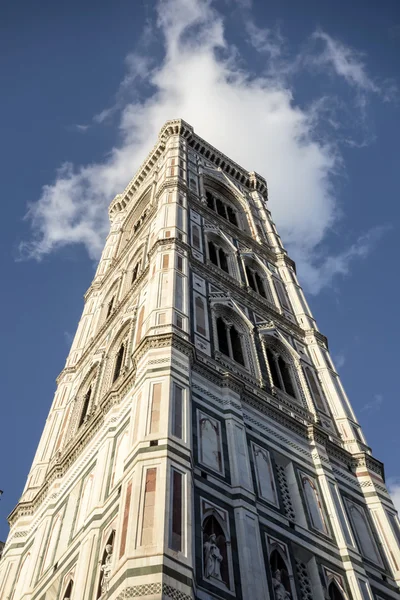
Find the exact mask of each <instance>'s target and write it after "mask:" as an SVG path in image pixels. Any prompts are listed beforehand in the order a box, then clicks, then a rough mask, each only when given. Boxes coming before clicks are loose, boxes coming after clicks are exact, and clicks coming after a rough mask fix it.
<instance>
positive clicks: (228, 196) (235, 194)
mask: <svg viewBox="0 0 400 600" xmlns="http://www.w3.org/2000/svg"><path fill="white" fill-rule="evenodd" d="M222 178H224V180H223V179H222ZM203 182H204V188H205V191H206V202H207V206H208V208H210V209H211V210H213V211H214V212H216V213H217V214H219V215H220V216H221V217H222V218H223V219H225V220H227V221H229V222H230V223H232V225H235V226H236V227H238V228H239V229H242V230H243V231H245V232H246V233H250V232H251V227H250V224H249V217H248V208H247V204H246V201H245V199H244V198H243V196H242V195H241V194H240V192H239V191H238V190H237V189H236V188H233V186H232V185H231V183H230V181H229V179H227V178H225V176H224V175H221V174H219V173H218V174H217V175H216V176H213V175H212V174H211V173H210V172H205V173H204V175H203Z"/></svg>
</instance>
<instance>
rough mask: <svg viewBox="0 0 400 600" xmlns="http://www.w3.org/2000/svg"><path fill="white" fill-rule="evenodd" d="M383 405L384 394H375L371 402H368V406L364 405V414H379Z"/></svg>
mask: <svg viewBox="0 0 400 600" xmlns="http://www.w3.org/2000/svg"><path fill="white" fill-rule="evenodd" d="M382 404H383V395H382V394H375V395H374V397H373V399H372V400H371V401H370V402H367V403H366V404H364V406H363V407H362V408H361V411H362V412H366V413H373V412H377V411H378V410H379V409H380V408H381V407H382Z"/></svg>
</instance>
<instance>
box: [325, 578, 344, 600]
mask: <svg viewBox="0 0 400 600" xmlns="http://www.w3.org/2000/svg"><path fill="white" fill-rule="evenodd" d="M328 595H329V600H343V595H342V592H341V591H340V590H339V588H338V586H337V585H336V583H335V582H334V581H332V583H331V584H330V585H329V588H328Z"/></svg>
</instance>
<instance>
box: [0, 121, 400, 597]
mask: <svg viewBox="0 0 400 600" xmlns="http://www.w3.org/2000/svg"><path fill="white" fill-rule="evenodd" d="M109 216H110V222H111V227H110V233H109V235H108V238H107V240H106V243H105V247H104V250H103V253H102V257H101V260H100V262H99V265H98V268H97V272H96V275H95V277H94V280H93V282H92V284H91V286H90V288H89V289H88V291H87V292H86V294H85V303H84V309H83V314H82V318H81V320H80V322H79V325H78V328H77V332H76V335H75V339H74V341H73V344H72V347H71V350H70V353H69V356H68V358H67V361H66V365H65V368H64V369H63V371H62V372H61V374H60V375H59V377H58V379H57V391H56V393H55V397H54V401H53V404H52V406H51V409H50V413H49V416H48V419H47V421H46V424H45V427H44V431H43V435H42V438H41V441H40V444H39V447H38V449H37V452H36V456H35V458H34V461H33V464H32V467H31V470H30V473H29V476H28V479H27V482H26V486H25V489H24V491H23V494H22V497H21V499H20V501H19V503H18V505H17V506H16V508H15V509H14V511H13V512H12V513H11V515H10V517H9V522H10V534H9V537H8V540H7V542H6V545H5V548H4V551H3V556H2V559H1V561H0V598H1V599H2V600H22V599H24V600H68V599H69V600H78V599H79V600H99V599H109V600H117V599H118V600H122V599H125V598H145V599H146V600H156V599H157V600H158V599H160V598H165V599H171V600H192V599H194V598H198V599H200V600H211V599H214V598H220V599H224V600H229V599H233V598H238V599H240V600H242V599H243V600H268V599H271V600H289V599H292V600H323V599H331V600H389V599H392V598H393V599H394V598H398V593H399V584H400V546H399V543H400V528H399V522H398V517H397V513H396V511H395V509H394V507H393V504H392V501H391V499H390V496H389V495H388V492H387V489H386V487H385V480H384V470H383V465H382V464H381V463H380V462H379V461H378V460H377V459H376V458H374V457H373V455H372V453H371V450H370V448H369V447H368V445H367V443H366V440H365V438H364V435H363V432H362V430H361V428H360V426H359V424H358V422H357V419H356V417H355V415H354V412H353V410H352V408H351V404H350V403H349V401H348V399H347V396H346V394H345V391H344V389H343V386H342V384H341V382H340V379H339V376H338V374H337V372H336V370H335V367H334V365H333V363H332V360H331V358H330V355H329V350H328V344H327V340H326V338H325V336H324V335H323V334H322V333H321V332H320V331H319V330H318V328H317V325H316V323H315V321H314V318H313V316H312V314H311V312H310V310H309V307H308V305H307V301H306V299H305V297H304V294H303V291H302V289H301V287H300V285H299V282H298V279H297V275H296V269H295V264H294V262H293V261H292V260H291V259H290V257H289V256H288V254H287V252H286V250H285V249H284V246H283V244H282V242H281V239H280V237H279V234H278V232H277V230H276V227H275V225H274V222H273V220H272V217H271V213H270V210H269V206H268V193H267V184H266V181H265V180H264V179H263V178H262V177H261V176H260V175H258V174H257V173H254V172H248V171H245V170H244V169H243V168H242V167H240V166H239V165H237V164H235V163H234V162H233V161H232V160H230V159H229V158H228V157H227V156H224V155H223V154H222V153H221V152H219V151H218V150H217V149H215V148H214V147H212V146H211V145H210V144H209V143H208V142H206V141H204V140H203V139H201V138H200V137H199V136H197V135H196V134H195V132H194V130H193V128H192V127H191V126H190V125H188V124H187V123H185V122H184V121H182V120H175V121H168V122H167V123H166V124H165V125H164V126H163V127H162V129H161V131H160V134H159V137H158V141H157V144H156V145H155V146H154V148H153V149H152V151H151V153H150V154H149V155H148V157H147V158H146V160H145V162H144V163H143V165H142V166H141V168H140V169H139V171H138V172H137V174H136V175H135V177H134V178H133V179H132V181H131V182H130V183H129V185H128V186H127V188H126V189H125V190H124V192H123V193H121V194H118V195H117V196H116V197H115V198H114V200H113V201H112V202H111V205H110V208H109Z"/></svg>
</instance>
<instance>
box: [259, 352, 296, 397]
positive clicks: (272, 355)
mask: <svg viewBox="0 0 400 600" xmlns="http://www.w3.org/2000/svg"><path fill="white" fill-rule="evenodd" d="M266 355H267V361H268V366H269V370H270V374H271V379H272V383H273V385H274V387H276V388H278V389H279V390H282V391H283V392H286V394H288V395H289V396H292V398H296V397H297V396H296V392H295V387H294V385H293V375H292V367H291V366H290V365H288V363H287V362H286V360H285V359H284V358H283V357H282V356H281V355H280V354H278V353H277V352H274V351H273V350H271V349H270V348H267V349H266Z"/></svg>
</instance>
